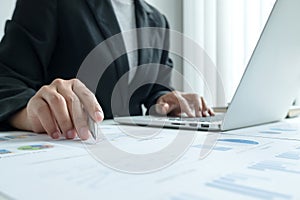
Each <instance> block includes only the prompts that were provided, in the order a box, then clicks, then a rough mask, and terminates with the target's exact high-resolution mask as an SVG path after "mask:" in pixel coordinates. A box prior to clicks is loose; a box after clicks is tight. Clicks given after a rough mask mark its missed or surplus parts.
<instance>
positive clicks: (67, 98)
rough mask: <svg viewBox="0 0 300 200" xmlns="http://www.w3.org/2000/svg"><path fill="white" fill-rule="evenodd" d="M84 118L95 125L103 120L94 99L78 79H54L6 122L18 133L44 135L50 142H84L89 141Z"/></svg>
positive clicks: (102, 115) (101, 112)
mask: <svg viewBox="0 0 300 200" xmlns="http://www.w3.org/2000/svg"><path fill="white" fill-rule="evenodd" d="M82 107H84V109H85V111H86V112H87V113H84V111H83V109H82ZM87 114H88V115H90V116H91V118H92V119H93V120H94V121H95V122H101V121H102V120H103V118H104V114H103V111H102V108H101V106H100V105H99V103H98V101H97V99H96V97H95V95H94V94H93V93H92V92H91V91H90V90H89V89H88V88H87V87H86V86H85V85H84V84H83V83H82V82H80V81H79V80H78V79H72V80H62V79H56V80H54V81H53V82H52V83H51V84H50V85H47V86H43V87H42V88H41V89H40V90H39V91H38V92H37V93H36V94H35V96H33V97H32V98H31V99H30V101H29V102H28V105H27V107H26V108H25V109H23V110H22V111H20V112H19V113H17V114H16V115H15V116H13V117H12V119H11V120H10V122H11V124H12V125H13V126H14V127H16V128H19V129H23V130H29V131H34V132H37V133H42V132H46V133H47V134H48V135H49V136H50V137H52V138H53V139H59V138H60V137H61V136H64V137H65V138H67V139H74V138H75V137H76V136H79V138H81V139H83V140H87V139H88V138H89V137H90V131H89V129H88V122H87Z"/></svg>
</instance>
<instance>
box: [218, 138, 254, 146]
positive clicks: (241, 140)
mask: <svg viewBox="0 0 300 200" xmlns="http://www.w3.org/2000/svg"><path fill="white" fill-rule="evenodd" d="M218 141H219V142H229V143H238V144H251V145H258V144H259V142H256V141H253V140H243V139H219V140H218Z"/></svg>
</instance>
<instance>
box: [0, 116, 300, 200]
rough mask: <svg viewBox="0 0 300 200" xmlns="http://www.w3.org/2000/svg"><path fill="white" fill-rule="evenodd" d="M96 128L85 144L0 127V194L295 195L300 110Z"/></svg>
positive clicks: (175, 198) (169, 198) (171, 199)
mask: <svg viewBox="0 0 300 200" xmlns="http://www.w3.org/2000/svg"><path fill="white" fill-rule="evenodd" d="M100 129H101V132H102V133H103V138H102V139H101V140H100V141H98V143H97V144H93V145H92V144H90V143H82V142H81V141H80V140H75V141H66V140H60V141H54V140H51V139H50V138H48V137H47V136H46V135H37V134H33V133H28V132H2V133H0V177H1V181H0V200H1V199H100V198H101V199H166V200H180V199H184V200H186V199H191V200H193V199H300V192H299V189H298V188H299V185H300V118H297V119H289V120H285V121H283V122H279V123H275V124H268V125H264V126H258V127H252V128H247V129H240V130H236V131H230V132H226V133H222V134H220V133H209V132H193V131H182V130H171V129H157V128H147V127H128V126H120V125H114V124H112V123H111V121H106V122H105V123H103V124H102V125H101V127H100ZM124 133H126V134H124ZM129 134H130V136H131V137H130V136H128V135H129ZM178 138H179V139H180V140H178ZM191 138H192V140H191V142H190V143H188V142H189V141H190V139H191ZM175 141H177V143H175ZM186 144H188V146H186V148H183V147H185V145H186ZM112 146H113V147H115V148H116V149H118V150H120V151H122V152H123V153H124V152H126V153H127V154H126V156H123V157H122V156H120V155H116V154H113V153H112V152H114V150H115V149H113V150H111V147H112ZM172 148H173V149H172ZM166 149H169V150H166ZM164 150H166V151H164ZM157 152H160V153H159V154H157ZM98 153H99V155H98ZM106 155H109V156H108V157H105V156H106ZM124 155H125V154H124ZM101 156H102V157H101ZM155 156H156V157H155ZM109 158H112V159H109ZM135 159H136V160H135ZM143 167H144V168H143ZM155 167H156V168H155ZM122 169H123V170H122ZM141 169H147V170H145V171H142V170H141ZM150 169H152V170H150ZM126 170H127V171H126ZM135 170H137V171H135ZM135 172H136V173H135Z"/></svg>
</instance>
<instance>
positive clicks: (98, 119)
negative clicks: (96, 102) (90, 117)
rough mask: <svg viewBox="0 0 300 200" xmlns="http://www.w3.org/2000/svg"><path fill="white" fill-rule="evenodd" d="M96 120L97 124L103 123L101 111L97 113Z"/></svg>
mask: <svg viewBox="0 0 300 200" xmlns="http://www.w3.org/2000/svg"><path fill="white" fill-rule="evenodd" d="M95 118H96V120H97V122H101V121H102V120H103V118H104V115H103V112H100V111H98V112H96V113H95Z"/></svg>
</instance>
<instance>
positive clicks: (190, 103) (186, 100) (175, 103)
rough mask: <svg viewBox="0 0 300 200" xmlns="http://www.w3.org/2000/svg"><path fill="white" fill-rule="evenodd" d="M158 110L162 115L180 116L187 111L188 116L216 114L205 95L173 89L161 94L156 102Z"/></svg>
mask: <svg viewBox="0 0 300 200" xmlns="http://www.w3.org/2000/svg"><path fill="white" fill-rule="evenodd" d="M155 109H156V112H157V113H158V114H161V115H172V116H180V115H181V114H183V113H185V114H187V116H188V117H207V116H214V115H215V114H214V112H213V110H212V109H211V108H209V107H208V106H207V104H206V102H205V100H204V98H203V97H201V96H199V95H198V94H189V93H188V94H186V93H182V92H178V91H173V92H170V93H168V94H165V95H163V96H161V97H160V98H159V99H158V100H157V103H156V107H155Z"/></svg>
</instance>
